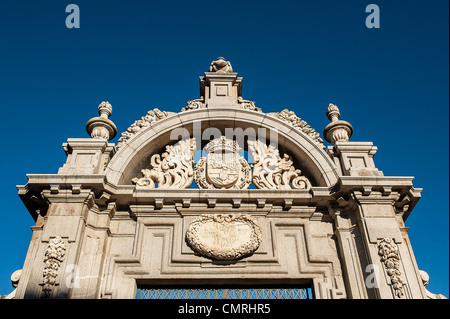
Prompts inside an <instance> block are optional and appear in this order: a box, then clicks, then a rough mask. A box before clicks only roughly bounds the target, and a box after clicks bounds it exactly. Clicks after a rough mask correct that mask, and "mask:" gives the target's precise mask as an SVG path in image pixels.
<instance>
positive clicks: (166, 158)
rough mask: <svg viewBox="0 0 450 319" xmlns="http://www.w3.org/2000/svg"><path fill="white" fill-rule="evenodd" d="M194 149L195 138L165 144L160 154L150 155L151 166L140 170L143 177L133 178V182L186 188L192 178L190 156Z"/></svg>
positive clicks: (153, 185)
mask: <svg viewBox="0 0 450 319" xmlns="http://www.w3.org/2000/svg"><path fill="white" fill-rule="evenodd" d="M195 149H196V144H195V138H191V139H188V140H181V141H179V142H178V143H176V144H175V145H167V146H166V151H165V152H164V153H163V154H162V155H159V154H154V155H153V156H152V157H151V160H150V166H151V167H152V168H151V169H143V170H142V171H141V172H142V174H143V175H144V177H141V178H138V177H135V178H133V179H132V181H133V183H135V184H136V185H137V186H138V187H142V188H156V187H157V188H161V189H169V188H170V189H182V188H188V187H189V186H190V185H191V184H192V181H193V179H194V170H193V164H194V162H193V160H192V157H193V156H194V153H195ZM155 183H156V184H157V185H156V184H155Z"/></svg>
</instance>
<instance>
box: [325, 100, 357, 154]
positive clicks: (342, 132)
mask: <svg viewBox="0 0 450 319" xmlns="http://www.w3.org/2000/svg"><path fill="white" fill-rule="evenodd" d="M326 114H327V117H328V119H329V120H330V121H331V123H330V124H328V125H327V126H326V127H325V129H324V131H323V136H324V137H325V139H326V140H327V141H328V142H330V143H332V144H333V145H334V144H336V142H338V141H345V142H347V141H348V140H349V139H350V137H351V136H352V134H353V127H352V125H351V124H350V123H349V122H347V121H341V120H339V118H340V117H341V112H340V111H339V108H338V107H337V106H336V105H334V104H333V103H330V104H329V105H328V108H327V112H326Z"/></svg>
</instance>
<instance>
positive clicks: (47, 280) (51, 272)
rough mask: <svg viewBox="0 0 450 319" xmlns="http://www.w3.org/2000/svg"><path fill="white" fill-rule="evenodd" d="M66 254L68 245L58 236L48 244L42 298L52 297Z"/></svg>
mask: <svg viewBox="0 0 450 319" xmlns="http://www.w3.org/2000/svg"><path fill="white" fill-rule="evenodd" d="M65 254H66V243H65V242H64V240H63V239H62V238H61V237H59V236H56V237H55V238H53V239H52V240H51V241H50V243H49V244H48V247H47V250H46V251H45V256H44V263H45V266H44V274H43V276H44V281H43V287H42V298H48V297H50V294H51V293H52V291H53V288H54V287H55V285H56V276H57V275H58V270H59V268H60V267H61V263H62V262H63V259H64V255H65Z"/></svg>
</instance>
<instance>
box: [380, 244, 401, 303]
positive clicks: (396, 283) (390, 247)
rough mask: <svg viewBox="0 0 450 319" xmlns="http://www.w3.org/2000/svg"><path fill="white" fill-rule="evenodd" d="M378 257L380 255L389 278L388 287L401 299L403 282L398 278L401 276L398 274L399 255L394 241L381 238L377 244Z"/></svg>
mask: <svg viewBox="0 0 450 319" xmlns="http://www.w3.org/2000/svg"><path fill="white" fill-rule="evenodd" d="M378 255H380V259H381V261H382V262H383V264H384V267H385V269H386V273H387V275H388V276H389V278H390V285H391V287H392V288H393V289H394V293H395V295H396V296H397V297H399V298H401V297H403V296H404V290H403V286H404V282H403V280H402V279H401V278H400V275H401V274H402V273H401V272H400V255H399V253H398V247H397V245H396V244H395V242H394V240H393V239H391V238H388V237H386V238H383V239H382V240H381V241H380V242H379V243H378Z"/></svg>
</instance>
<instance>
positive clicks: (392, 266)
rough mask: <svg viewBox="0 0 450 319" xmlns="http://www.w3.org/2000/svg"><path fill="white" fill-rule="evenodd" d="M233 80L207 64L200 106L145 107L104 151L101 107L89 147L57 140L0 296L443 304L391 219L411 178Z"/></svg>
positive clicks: (404, 200)
mask: <svg viewBox="0 0 450 319" xmlns="http://www.w3.org/2000/svg"><path fill="white" fill-rule="evenodd" d="M205 69H207V67H205ZM242 83H243V79H242V77H238V74H237V73H236V72H235V71H234V70H233V68H232V66H231V63H230V62H229V61H227V60H226V59H224V58H222V57H220V58H218V59H217V60H215V61H213V62H212V63H211V65H210V67H209V71H208V72H205V73H204V75H203V76H201V77H200V80H199V84H200V96H199V97H198V98H197V99H195V100H191V101H188V102H187V104H186V106H183V107H182V108H180V112H167V111H161V110H159V109H156V108H155V109H153V110H149V111H147V110H142V113H141V114H144V116H142V117H141V118H138V119H137V120H136V121H135V122H134V123H132V124H131V125H130V127H129V128H127V129H125V128H124V129H123V130H124V132H123V133H121V135H119V138H118V142H117V144H115V143H112V142H110V141H111V140H112V139H113V138H114V137H115V136H116V134H117V127H116V125H115V124H114V123H113V121H112V120H111V119H110V116H111V114H112V106H111V104H110V103H108V102H102V103H100V105H99V107H98V112H99V116H98V117H94V118H92V119H91V120H89V121H88V122H87V124H86V129H87V132H88V134H89V136H90V137H89V138H69V139H68V140H67V142H66V143H64V144H63V148H64V151H65V153H66V155H67V161H66V163H65V164H64V165H63V166H62V167H60V168H59V170H58V173H57V174H28V175H27V178H28V182H27V183H26V185H19V186H17V189H18V194H19V196H20V198H21V200H22V201H23V203H24V205H25V207H26V208H27V210H28V211H29V213H30V214H31V216H32V217H33V218H34V220H35V221H36V225H35V226H33V227H32V231H33V234H32V238H31V242H30V245H29V248H28V253H27V255H26V258H25V261H24V265H23V268H22V269H21V270H20V271H16V272H14V274H13V276H12V280H13V285H14V287H15V290H14V291H13V292H12V293H11V294H10V295H8V296H6V298H19V299H20V298H50V299H51V298H75V299H76V298H93V299H108V298H135V297H136V293H137V291H138V290H139V289H147V291H148V292H155V291H162V290H164V289H165V290H164V291H168V294H167V296H172V297H171V298H173V296H174V295H173V294H171V291H175V290H176V289H178V288H180V289H179V291H181V292H182V293H183V294H184V293H185V290H183V289H181V288H182V287H186V286H187V287H190V288H189V289H190V291H196V288H198V287H202V288H204V287H207V288H210V289H211V291H215V292H216V293H217V296H220V297H223V298H225V292H226V294H227V295H226V296H227V297H226V298H232V296H236V295H237V294H238V293H239V291H241V292H242V291H244V290H245V291H248V292H252V291H253V292H255V293H258V294H264V296H269V297H270V296H275V297H276V298H279V297H280V295H279V291H284V292H286V294H284V295H283V296H284V297H286V296H288V295H289V294H291V295H290V296H291V297H292V296H294V293H295V296H298V297H299V298H303V296H304V294H302V293H301V292H300V290H299V289H302V288H304V287H307V288H308V289H310V290H309V291H311V298H316V299H327V298H333V299H334V298H338V299H368V298H376V299H380V298H388V299H412V298H418V299H436V298H445V297H444V296H442V295H438V294H433V293H431V292H429V291H428V290H427V289H426V285H427V284H428V280H429V276H428V275H427V274H426V273H425V272H424V271H422V270H419V269H418V266H417V263H416V260H415V257H414V253H413V249H412V246H411V243H410V240H409V237H408V228H407V227H405V224H404V222H405V220H406V219H407V218H408V216H409V215H410V214H411V212H412V211H413V209H414V206H415V205H416V204H417V202H418V201H419V199H420V197H421V191H422V190H421V189H420V188H416V187H414V186H413V177H410V176H406V177H404V176H384V174H383V172H382V171H380V170H379V169H378V168H377V166H376V165H375V161H374V156H375V154H376V152H377V147H376V146H374V145H373V144H372V143H371V142H354V141H350V138H351V137H352V135H354V134H356V133H357V129H355V131H354V129H353V126H352V125H351V124H350V123H349V122H347V121H344V120H341V119H340V116H341V113H340V109H339V108H338V107H337V106H336V105H334V104H329V106H328V108H326V110H325V107H324V113H326V115H327V117H328V119H329V121H330V122H329V124H328V125H326V127H325V128H324V131H323V139H325V140H326V141H327V142H328V143H329V144H328V145H325V144H324V140H323V139H322V138H321V136H320V135H321V134H319V133H318V132H317V131H316V130H315V129H313V128H312V127H311V126H310V125H308V123H307V122H306V121H305V120H304V119H302V118H300V117H299V116H298V115H297V114H295V113H294V112H293V111H291V110H288V109H284V110H280V111H279V112H271V113H265V112H264V110H263V109H261V108H259V107H257V106H256V103H255V102H254V101H251V100H247V99H244V97H243V95H242V93H243V92H242ZM117 107H120V106H117ZM344 108H345V106H344ZM367 269H371V270H372V271H371V272H367ZM226 285H234V286H239V287H241V288H242V289H240V290H239V291H238V290H236V289H235V290H233V289H228V290H227V289H225V286H226ZM161 287H163V288H164V289H162V290H157V289H160V288H161ZM252 287H262V288H261V289H259V290H257V291H256V290H255V289H252ZM274 287H275V288H276V289H275V288H274ZM191 288H192V289H191ZM279 288H280V289H279ZM152 289H153V290H152ZM158 293H159V292H158ZM147 295H152V294H150V293H147ZM152 296H153V295H152ZM240 296H242V294H241V295H240ZM180 311H183V312H184V313H191V312H192V311H195V312H196V313H198V312H199V311H201V312H203V313H205V311H210V310H208V309H193V308H189V307H188V305H187V304H186V307H185V308H182V309H180ZM208 313H209V312H208Z"/></svg>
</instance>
